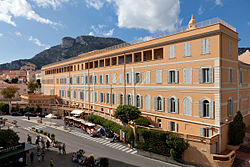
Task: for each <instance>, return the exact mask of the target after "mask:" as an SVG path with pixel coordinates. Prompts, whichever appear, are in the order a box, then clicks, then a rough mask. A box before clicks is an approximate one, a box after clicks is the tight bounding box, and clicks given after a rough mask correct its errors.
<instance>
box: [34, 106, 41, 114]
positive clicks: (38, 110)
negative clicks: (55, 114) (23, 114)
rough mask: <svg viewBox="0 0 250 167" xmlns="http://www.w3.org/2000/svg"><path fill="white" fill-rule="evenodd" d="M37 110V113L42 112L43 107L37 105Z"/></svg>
mask: <svg viewBox="0 0 250 167" xmlns="http://www.w3.org/2000/svg"><path fill="white" fill-rule="evenodd" d="M35 112H36V113H41V112H42V108H41V107H40V106H39V105H36V108H35Z"/></svg>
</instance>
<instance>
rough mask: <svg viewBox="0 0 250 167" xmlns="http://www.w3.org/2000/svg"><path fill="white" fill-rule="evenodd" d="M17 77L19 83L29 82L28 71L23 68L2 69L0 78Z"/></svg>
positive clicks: (10, 78) (9, 78)
mask: <svg viewBox="0 0 250 167" xmlns="http://www.w3.org/2000/svg"><path fill="white" fill-rule="evenodd" d="M14 78H17V79H18V83H26V82H27V74H26V71H23V70H1V71H0V80H7V79H8V80H9V81H11V80H12V79H14Z"/></svg>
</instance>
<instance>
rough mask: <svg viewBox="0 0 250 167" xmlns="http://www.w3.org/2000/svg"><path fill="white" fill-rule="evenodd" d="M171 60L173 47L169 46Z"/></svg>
mask: <svg viewBox="0 0 250 167" xmlns="http://www.w3.org/2000/svg"><path fill="white" fill-rule="evenodd" d="M169 58H172V46H171V45H170V46H169Z"/></svg>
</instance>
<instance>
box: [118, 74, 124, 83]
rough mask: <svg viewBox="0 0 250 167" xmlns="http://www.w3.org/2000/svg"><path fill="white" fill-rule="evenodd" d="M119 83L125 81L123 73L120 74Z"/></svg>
mask: <svg viewBox="0 0 250 167" xmlns="http://www.w3.org/2000/svg"><path fill="white" fill-rule="evenodd" d="M119 83H120V84H122V83H123V74H122V73H120V74H119Z"/></svg>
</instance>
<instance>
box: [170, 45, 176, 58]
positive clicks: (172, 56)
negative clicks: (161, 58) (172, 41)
mask: <svg viewBox="0 0 250 167" xmlns="http://www.w3.org/2000/svg"><path fill="white" fill-rule="evenodd" d="M174 48H175V46H174V45H170V46H169V58H170V59H172V58H174V57H175V49H174Z"/></svg>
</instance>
